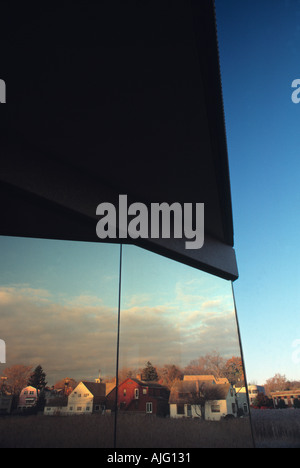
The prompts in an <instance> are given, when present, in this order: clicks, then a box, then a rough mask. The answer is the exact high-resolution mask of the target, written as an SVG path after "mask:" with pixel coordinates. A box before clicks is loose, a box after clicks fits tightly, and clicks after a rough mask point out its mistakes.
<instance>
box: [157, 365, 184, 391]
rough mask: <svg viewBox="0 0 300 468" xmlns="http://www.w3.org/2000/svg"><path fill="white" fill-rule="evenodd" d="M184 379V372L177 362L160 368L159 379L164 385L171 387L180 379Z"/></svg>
mask: <svg viewBox="0 0 300 468" xmlns="http://www.w3.org/2000/svg"><path fill="white" fill-rule="evenodd" d="M182 379H183V372H182V371H181V370H180V369H179V367H177V366H176V365H175V364H165V365H164V367H163V368H162V369H160V370H159V381H160V383H161V384H162V385H165V386H166V387H169V388H171V387H172V385H173V384H174V383H175V382H177V381H178V380H182Z"/></svg>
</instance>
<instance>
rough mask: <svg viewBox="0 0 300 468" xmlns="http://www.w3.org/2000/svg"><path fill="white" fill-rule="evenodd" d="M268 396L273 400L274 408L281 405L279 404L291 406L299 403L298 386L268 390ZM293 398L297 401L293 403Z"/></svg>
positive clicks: (299, 391) (299, 392)
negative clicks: (288, 388)
mask: <svg viewBox="0 0 300 468" xmlns="http://www.w3.org/2000/svg"><path fill="white" fill-rule="evenodd" d="M270 396H271V398H272V400H273V403H274V406H275V408H277V407H278V406H279V407H281V405H283V406H288V407H292V406H294V405H297V404H299V403H298V402H300V388H297V389H294V390H282V391H276V392H270ZM295 400H296V401H297V403H295Z"/></svg>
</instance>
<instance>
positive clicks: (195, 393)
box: [169, 376, 237, 421]
mask: <svg viewBox="0 0 300 468" xmlns="http://www.w3.org/2000/svg"><path fill="white" fill-rule="evenodd" d="M193 377H194V379H192V376H189V377H188V378H187V379H185V378H184V380H181V381H178V382H176V383H175V385H174V386H173V387H172V389H171V393H170V398H169V405H170V417H171V418H184V417H186V418H201V417H202V418H204V419H205V420H210V421H219V420H220V419H221V418H224V417H237V405H236V399H235V391H234V389H233V387H232V386H231V385H230V384H229V383H223V380H221V383H218V382H217V379H215V378H214V377H213V376H193ZM201 377H203V379H201ZM208 377H212V378H208ZM227 382H228V381H227Z"/></svg>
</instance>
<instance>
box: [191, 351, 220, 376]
mask: <svg viewBox="0 0 300 468" xmlns="http://www.w3.org/2000/svg"><path fill="white" fill-rule="evenodd" d="M224 368H225V360H224V358H223V357H222V356H221V355H220V353H218V352H217V351H212V352H211V353H208V354H206V355H205V356H200V357H199V358H198V359H193V360H192V361H191V362H190V363H189V364H188V365H187V366H186V367H185V369H184V374H185V375H210V374H211V375H213V376H214V377H216V378H218V377H224Z"/></svg>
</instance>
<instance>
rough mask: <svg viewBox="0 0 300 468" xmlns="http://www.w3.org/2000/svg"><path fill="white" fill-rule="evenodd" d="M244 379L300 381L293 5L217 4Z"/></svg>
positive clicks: (297, 39) (299, 169) (299, 136)
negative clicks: (278, 375) (298, 357)
mask: <svg viewBox="0 0 300 468" xmlns="http://www.w3.org/2000/svg"><path fill="white" fill-rule="evenodd" d="M216 16H217V26H218V40H219V53H220V63H221V74H222V87H223V99H224V108H225V120H226V130H227V145H228V155H229V166H230V177H231V190H232V202H233V217H234V231H235V249H236V253H237V261H238V267H239V274H240V277H239V279H238V280H237V281H236V283H235V285H234V290H235V296H236V302H237V311H238V316H239V322H240V329H241V335H242V343H243V350H244V355H245V361H246V370H247V375H248V380H253V381H254V380H255V381H257V382H258V383H260V382H261V383H263V382H264V381H265V380H266V379H267V378H269V377H272V376H273V375H274V374H275V373H277V372H279V373H281V374H285V375H286V377H287V378H289V379H300V362H299V360H295V359H293V358H292V356H293V351H294V350H295V349H294V348H293V343H294V342H295V340H299V338H300V327H299V317H300V269H299V261H300V243H299V237H300V236H299V234H300V211H299V208H300V150H299V147H300V104H294V103H293V102H292V100H291V95H292V91H293V89H292V88H291V83H292V81H293V80H294V79H298V78H300V50H299V44H300V2H299V0H290V1H288V0H277V1H274V0H262V1H258V0H251V1H250V0H243V1H240V0H216Z"/></svg>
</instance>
